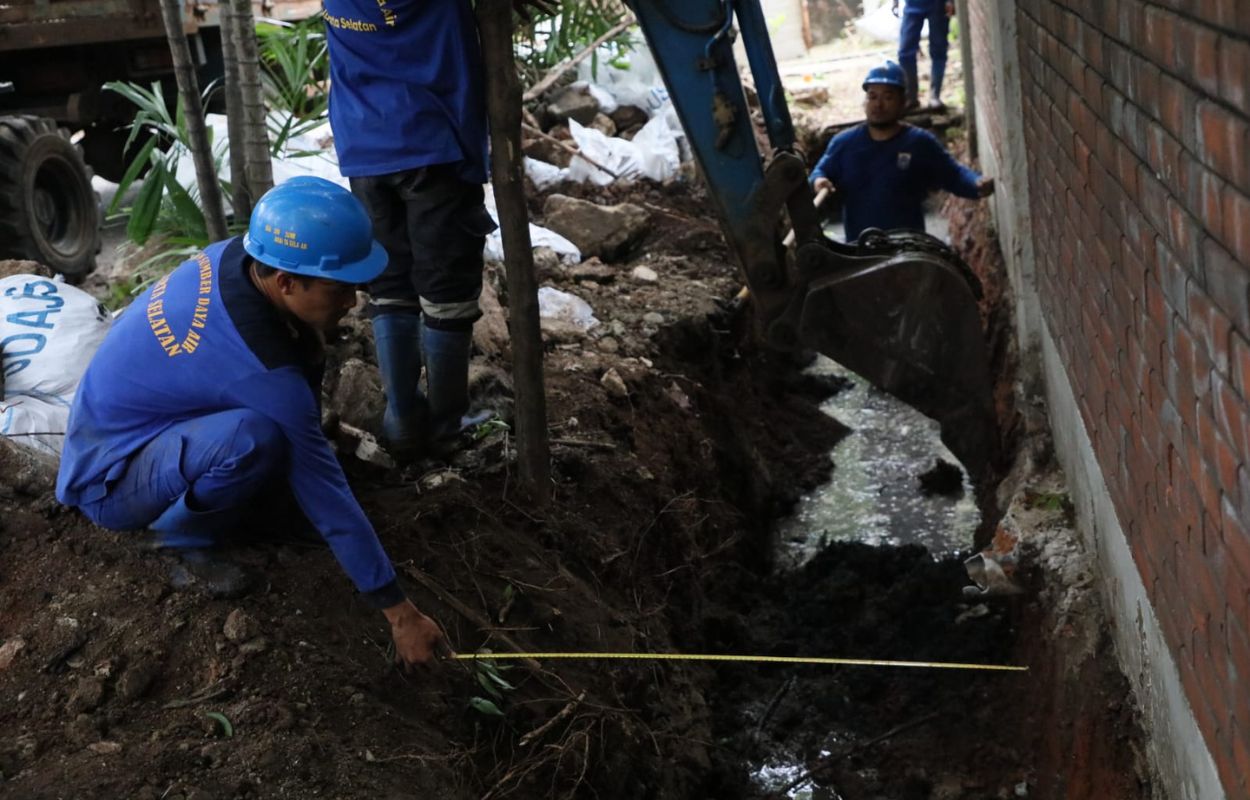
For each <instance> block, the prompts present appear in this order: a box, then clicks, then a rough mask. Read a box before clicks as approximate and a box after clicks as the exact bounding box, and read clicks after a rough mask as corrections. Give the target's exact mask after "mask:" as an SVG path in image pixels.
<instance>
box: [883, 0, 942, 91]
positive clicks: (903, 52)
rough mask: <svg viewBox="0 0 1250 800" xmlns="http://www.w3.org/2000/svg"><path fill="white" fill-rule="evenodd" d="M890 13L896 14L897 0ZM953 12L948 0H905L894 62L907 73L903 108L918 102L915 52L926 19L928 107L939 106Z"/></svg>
mask: <svg viewBox="0 0 1250 800" xmlns="http://www.w3.org/2000/svg"><path fill="white" fill-rule="evenodd" d="M894 16H896V17H897V16H898V0H894ZM953 16H955V4H954V3H953V2H952V1H951V0H906V2H905V4H904V6H903V24H902V27H901V28H900V29H899V34H898V63H899V64H901V65H902V67H903V72H904V74H905V75H906V76H907V87H906V88H907V104H906V106H904V109H905V110H906V111H911V110H912V109H915V108H918V107H919V106H920V82H919V79H918V77H917V69H916V54H917V53H919V52H920V29H921V28H923V27H924V24H925V22H928V23H929V69H930V73H929V74H930V82H929V102H928V107H929V108H933V109H938V108H942V107H943V104H942V79H943V78H944V77H946V53H947V49H948V44H947V37H948V36H949V35H950V29H951V24H950V18H951V17H953Z"/></svg>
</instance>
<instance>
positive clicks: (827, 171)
mask: <svg viewBox="0 0 1250 800" xmlns="http://www.w3.org/2000/svg"><path fill="white" fill-rule="evenodd" d="M841 139H842V136H841V135H838V136H835V137H833V138H832V139H830V140H829V146H828V147H826V148H825V154H824V155H823V156H821V157H820V160H819V161H817V162H816V167H815V169H813V170H812V174H811V175H810V176H808V181H810V182H812V183H815V182H816V179H817V178H828V179H829V180H831V181H833V185H834V186H837V185H838V179H839V178H841V176H842V169H841V164H840V163H839V162H840V159H839V158H838V155H839V154H840V153H841V152H842V142H841Z"/></svg>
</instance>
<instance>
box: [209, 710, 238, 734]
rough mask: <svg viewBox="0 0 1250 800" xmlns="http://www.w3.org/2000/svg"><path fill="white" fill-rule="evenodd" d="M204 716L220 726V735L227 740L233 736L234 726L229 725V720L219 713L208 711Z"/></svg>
mask: <svg viewBox="0 0 1250 800" xmlns="http://www.w3.org/2000/svg"><path fill="white" fill-rule="evenodd" d="M204 716H206V717H208V718H209V719H211V720H213V721H214V722H216V723H217V724H218V725H220V726H221V735H222V736H224V737H226V738H227V739H229V738H230V737H232V736H234V725H232V724H230V720H229V718H227V717H226V715H225V714H222V713H221V712H220V711H209V712H208V713H206V714H205V715H204Z"/></svg>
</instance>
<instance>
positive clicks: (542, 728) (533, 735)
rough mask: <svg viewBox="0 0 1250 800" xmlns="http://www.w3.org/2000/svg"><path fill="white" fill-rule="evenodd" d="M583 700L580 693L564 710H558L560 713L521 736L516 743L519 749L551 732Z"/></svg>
mask: <svg viewBox="0 0 1250 800" xmlns="http://www.w3.org/2000/svg"><path fill="white" fill-rule="evenodd" d="M585 699H586V693H585V692H582V693H581V694H579V695H578V696H577V697H574V698H573V699H572V700H570V701H569V702H568V703H567V704H565V706H564V708H562V709H560V713H558V714H556V715H555V716H554V717H552V718H551V719H549V720H547V721H546V722H544V723H543V724H542V725H539V726H538V727H537V728H535V729H534V730H532V731H530V732H529V733H527V734H525V735H524V736H522V737H521V740H520V741H519V742H517V744H518V745H519V746H520V747H525V746H526V745H527V744H529V743H530V742H532V741H534V740H535V739H537V738H538V737H539V736H542V735H543V734H544V733H546V732H547V731H549V730H551V729H552V728H553V727H555V726H556V725H558V724H559V722H560V720H562V719H565V718H566V717H568V716H569V714H572V713H573V709H575V708H577V706H578V704H579V703H581V702H582V701H583V700H585Z"/></svg>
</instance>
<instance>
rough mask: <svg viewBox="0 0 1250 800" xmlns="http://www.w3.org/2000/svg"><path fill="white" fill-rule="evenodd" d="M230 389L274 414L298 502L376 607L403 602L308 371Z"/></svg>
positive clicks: (232, 396) (282, 372)
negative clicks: (328, 433) (325, 428)
mask: <svg viewBox="0 0 1250 800" xmlns="http://www.w3.org/2000/svg"><path fill="white" fill-rule="evenodd" d="M225 394H226V397H227V398H228V399H229V400H231V401H232V402H235V403H238V404H239V405H240V406H243V407H246V408H251V409H253V410H255V411H257V412H259V413H261V414H264V415H265V416H267V417H269V418H270V419H272V420H273V421H274V422H275V423H277V425H278V426H279V427H280V428H281V429H282V432H283V433H284V434H286V438H287V441H288V442H289V444H290V448H291V450H290V457H289V466H288V468H287V470H288V472H287V478H288V480H289V482H290V485H291V490H292V492H294V494H295V499H296V502H298V503H299V506H300V509H301V510H303V512H304V514H305V516H307V517H308V519H309V521H310V522H312V524H313V526H314V527H316V529H317V531H318V532H319V533H320V534H321V535H322V536H323V537H324V538H325V540H326V543H327V544H329V545H330V550H331V551H332V552H333V553H334V557H335V558H336V559H338V562H339V564H340V565H342V567H343V571H344V572H346V573H347V575H348V577H349V578H351V580H352V582H353V583H354V584H355V585H356V588H357V589H358V590H359V591H360V592H361V593H362V594H363V595H364V596H365V600H366V601H368V602H369V604H370V605H372V606H374V607H375V608H387V607H389V606H392V605H395V604H396V603H399V602H401V601H403V599H404V594H403V590H401V589H400V588H399V584H398V582H397V581H396V580H395V569H394V567H392V566H391V560H390V559H389V558H388V557H387V555H386V551H385V550H383V549H382V543H381V542H379V541H378V536H377V534H376V533H375V532H374V530H373V526H372V525H371V524H370V523H369V520H368V518H367V517H366V516H365V512H364V511H363V510H362V509H361V508H360V504H359V503H358V502H356V498H355V496H354V495H353V494H352V490H351V488H350V487H349V486H348V485H347V477H346V476H345V475H344V474H343V469H342V467H340V466H339V462H338V460H337V459H336V458H335V457H334V452H333V451H332V450H331V449H330V443H329V442H327V441H326V438H325V435H324V434H323V433H322V432H321V413H320V411H319V410H318V408H317V401H316V398H315V397H314V396H313V393H312V391H311V390H310V389H309V386H308V383H307V381H306V380H305V379H304V376H303V375H302V374H301V373H300V372H299V371H298V370H297V369H295V368H294V367H282V368H280V369H276V370H271V371H269V372H260V373H256V374H254V375H250V376H248V377H247V378H245V379H243V380H241V381H239V382H237V383H235V384H233V385H231V386H229V387H227V388H226V392H225Z"/></svg>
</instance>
